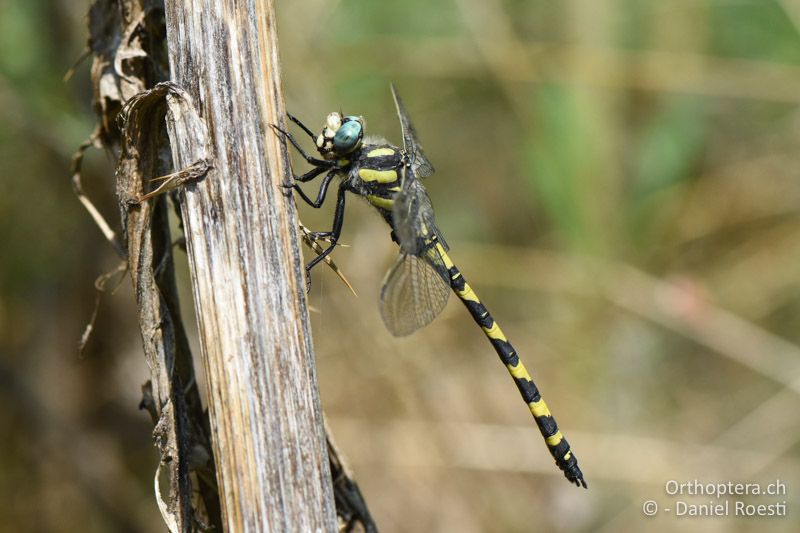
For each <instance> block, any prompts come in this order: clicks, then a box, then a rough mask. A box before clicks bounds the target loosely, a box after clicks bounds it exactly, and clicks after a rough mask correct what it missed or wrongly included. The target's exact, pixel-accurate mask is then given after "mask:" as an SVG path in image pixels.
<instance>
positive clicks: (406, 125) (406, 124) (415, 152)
mask: <svg viewBox="0 0 800 533" xmlns="http://www.w3.org/2000/svg"><path fill="white" fill-rule="evenodd" d="M392 96H393V97H394V105H395V107H396V108H397V116H398V117H399V118H400V127H401V129H402V130H403V149H404V150H405V152H406V153H407V154H408V156H409V158H410V159H411V169H412V170H413V171H414V175H415V176H417V177H418V178H427V177H428V176H431V175H432V174H433V173H434V168H433V165H431V162H430V161H428V158H427V157H425V152H423V151H422V145H420V143H419V140H418V139H417V130H415V129H414V125H413V124H411V119H410V118H408V112H406V107H405V106H404V105H403V101H402V100H401V99H400V95H399V94H398V93H397V87H395V86H394V83H393V84H392Z"/></svg>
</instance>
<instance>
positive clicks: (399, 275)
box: [380, 254, 450, 337]
mask: <svg viewBox="0 0 800 533" xmlns="http://www.w3.org/2000/svg"><path fill="white" fill-rule="evenodd" d="M449 295H450V286H449V284H448V283H447V281H446V280H445V279H444V278H442V276H441V274H440V272H438V271H437V270H436V269H435V268H434V266H433V265H432V264H431V263H430V262H429V261H428V260H427V259H423V258H422V257H418V256H416V255H410V254H400V256H399V257H398V258H397V261H396V262H395V264H394V266H393V267H392V268H391V270H389V272H388V274H387V275H386V280H385V282H384V284H383V288H382V289H381V300H380V311H381V318H383V322H384V324H386V328H387V329H388V330H389V332H390V333H391V334H392V335H394V336H395V337H403V336H406V335H410V334H411V333H413V332H414V331H416V330H418V329H419V328H421V327H423V326H425V325H427V324H430V323H431V321H433V319H434V318H436V316H437V315H438V314H439V313H441V312H442V309H444V306H445V305H446V304H447V298H448V296H449Z"/></svg>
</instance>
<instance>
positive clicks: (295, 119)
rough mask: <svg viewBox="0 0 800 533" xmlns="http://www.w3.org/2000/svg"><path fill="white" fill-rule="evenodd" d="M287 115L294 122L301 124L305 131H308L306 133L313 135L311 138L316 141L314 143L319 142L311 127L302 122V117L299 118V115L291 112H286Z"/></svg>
mask: <svg viewBox="0 0 800 533" xmlns="http://www.w3.org/2000/svg"><path fill="white" fill-rule="evenodd" d="M286 116H288V117H289V120H291V121H292V122H294V123H295V124H297V125H298V126H300V127H301V128H302V130H303V131H304V132H306V134H308V136H309V137H311V140H312V141H314V143H316V142H317V138H316V137H315V136H314V132H312V131H311V130H310V129H308V127H307V126H306V125H305V124H303V123H302V122H300V119H298V118H297V117H295V116H294V115H292V114H291V113H286Z"/></svg>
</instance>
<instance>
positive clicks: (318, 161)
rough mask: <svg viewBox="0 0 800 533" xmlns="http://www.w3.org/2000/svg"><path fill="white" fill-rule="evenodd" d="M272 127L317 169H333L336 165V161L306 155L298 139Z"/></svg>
mask: <svg viewBox="0 0 800 533" xmlns="http://www.w3.org/2000/svg"><path fill="white" fill-rule="evenodd" d="M271 126H272V129H273V130H275V132H276V133H278V134H279V135H282V136H283V138H284V140H285V139H289V142H290V143H292V146H294V147H295V149H296V150H297V151H298V152H300V155H302V156H303V159H305V160H306V161H308V163H309V164H310V165H314V166H315V167H325V168H331V167H333V166H335V165H336V162H335V161H324V160H322V159H317V158H315V157H311V156H310V155H308V154H307V153H306V151H305V150H303V147H302V146H300V143H298V142H297V139H295V138H294V135H292V134H291V133H289V132H288V131H284V130H282V129H281V128H279V127H278V126H276V125H275V124H271Z"/></svg>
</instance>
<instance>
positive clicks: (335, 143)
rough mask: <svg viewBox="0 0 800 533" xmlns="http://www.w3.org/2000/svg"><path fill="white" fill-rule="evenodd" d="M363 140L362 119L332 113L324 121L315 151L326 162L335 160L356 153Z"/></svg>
mask: <svg viewBox="0 0 800 533" xmlns="http://www.w3.org/2000/svg"><path fill="white" fill-rule="evenodd" d="M363 138H364V119H363V118H362V117H356V116H352V115H351V116H346V117H343V116H342V114H341V113H338V112H333V113H331V114H330V115H328V117H327V118H326V119H325V126H324V127H323V128H322V133H320V134H319V136H318V137H317V142H316V144H317V150H318V151H319V153H320V154H321V155H322V157H324V158H325V159H326V160H332V159H337V158H339V157H341V156H344V155H347V154H350V153H353V152H354V151H356V150H357V149H358V148H359V147H360V146H361V141H362V139H363Z"/></svg>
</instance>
